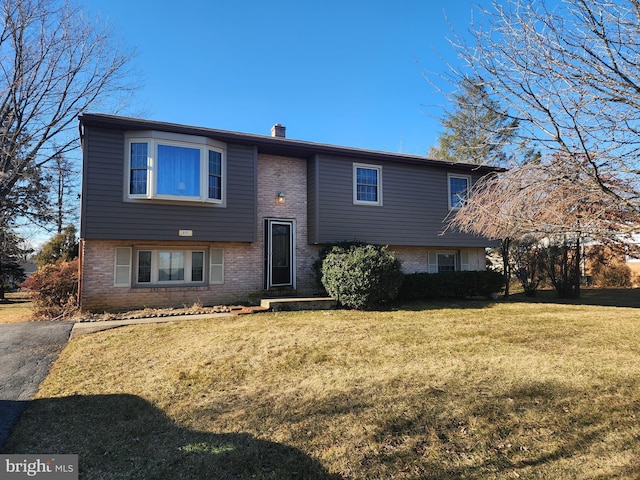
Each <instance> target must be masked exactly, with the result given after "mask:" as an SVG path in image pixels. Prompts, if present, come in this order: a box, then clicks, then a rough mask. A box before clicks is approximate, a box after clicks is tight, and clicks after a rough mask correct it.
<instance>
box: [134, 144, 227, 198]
mask: <svg viewBox="0 0 640 480" xmlns="http://www.w3.org/2000/svg"><path fill="white" fill-rule="evenodd" d="M134 143H146V144H147V192H146V193H144V194H132V193H130V183H131V144H134ZM125 144H126V152H125V159H126V161H125V169H126V172H125V198H126V199H128V200H130V201H137V200H163V201H170V202H174V201H175V202H198V203H207V204H211V205H220V206H224V205H225V204H226V191H227V181H226V177H227V174H226V171H227V155H226V144H225V143H223V142H218V141H216V140H212V139H210V138H205V137H196V136H192V135H181V134H171V133H167V132H156V131H146V132H135V135H133V134H132V135H131V136H129V135H127V141H126V142H125ZM159 145H167V146H173V147H181V148H190V149H197V150H199V152H200V185H199V187H200V188H199V195H189V196H187V195H168V194H159V193H158V191H157V190H158V186H157V181H158V176H157V175H158V166H157V158H158V146H159ZM209 151H214V152H217V153H219V154H220V156H221V165H220V167H221V192H220V198H209Z"/></svg>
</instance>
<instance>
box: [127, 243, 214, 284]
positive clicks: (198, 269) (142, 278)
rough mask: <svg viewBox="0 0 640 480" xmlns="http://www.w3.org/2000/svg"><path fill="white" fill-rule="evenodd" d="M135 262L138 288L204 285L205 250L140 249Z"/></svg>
mask: <svg viewBox="0 0 640 480" xmlns="http://www.w3.org/2000/svg"><path fill="white" fill-rule="evenodd" d="M136 260H137V261H136V275H135V283H136V284H138V285H140V286H143V285H176V284H187V285H190V284H204V283H205V250H195V249H194V250H177V249H175V250H174V249H148V250H147V249H140V250H137V252H136Z"/></svg>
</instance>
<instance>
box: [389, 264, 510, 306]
mask: <svg viewBox="0 0 640 480" xmlns="http://www.w3.org/2000/svg"><path fill="white" fill-rule="evenodd" d="M503 286H504V276H503V275H502V273H500V272H496V271H493V270H483V271H477V272H476V271H465V272H442V273H413V274H411V275H405V277H404V282H403V284H402V289H401V295H400V298H401V300H404V301H425V300H440V299H446V298H455V299H464V298H471V297H487V298H490V297H491V296H493V295H494V294H496V293H498V292H500V291H501V290H502V287H503Z"/></svg>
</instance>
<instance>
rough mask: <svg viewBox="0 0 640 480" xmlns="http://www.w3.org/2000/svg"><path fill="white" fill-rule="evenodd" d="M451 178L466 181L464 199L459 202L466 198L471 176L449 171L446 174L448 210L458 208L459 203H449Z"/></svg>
mask: <svg viewBox="0 0 640 480" xmlns="http://www.w3.org/2000/svg"><path fill="white" fill-rule="evenodd" d="M452 179H458V180H465V181H466V182H467V194H466V195H465V198H464V199H461V203H464V201H465V200H466V199H467V197H468V195H469V190H470V189H471V176H470V175H458V174H454V173H449V174H448V175H447V203H448V204H449V210H460V208H461V205H454V204H452V203H451V180H452Z"/></svg>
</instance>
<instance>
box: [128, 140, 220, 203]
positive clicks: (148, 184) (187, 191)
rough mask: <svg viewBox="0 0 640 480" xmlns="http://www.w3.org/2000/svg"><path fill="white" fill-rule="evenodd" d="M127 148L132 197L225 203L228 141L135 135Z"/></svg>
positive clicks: (129, 186)
mask: <svg viewBox="0 0 640 480" xmlns="http://www.w3.org/2000/svg"><path fill="white" fill-rule="evenodd" d="M152 133H154V132H152ZM167 136H168V137H170V136H169V135H167ZM160 137H162V136H160ZM189 138H191V137H189ZM127 149H128V151H127V161H128V172H127V175H128V182H127V185H128V187H127V188H128V191H127V196H128V198H129V199H134V200H135V199H157V200H172V201H190V202H207V203H214V204H222V203H224V196H225V192H224V188H225V145H224V144H222V143H220V142H216V141H213V140H210V139H204V138H200V137H194V139H193V141H176V140H174V139H172V138H166V139H165V138H156V137H154V136H151V137H150V138H145V137H140V138H137V137H131V138H129V139H128V142H127Z"/></svg>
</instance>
